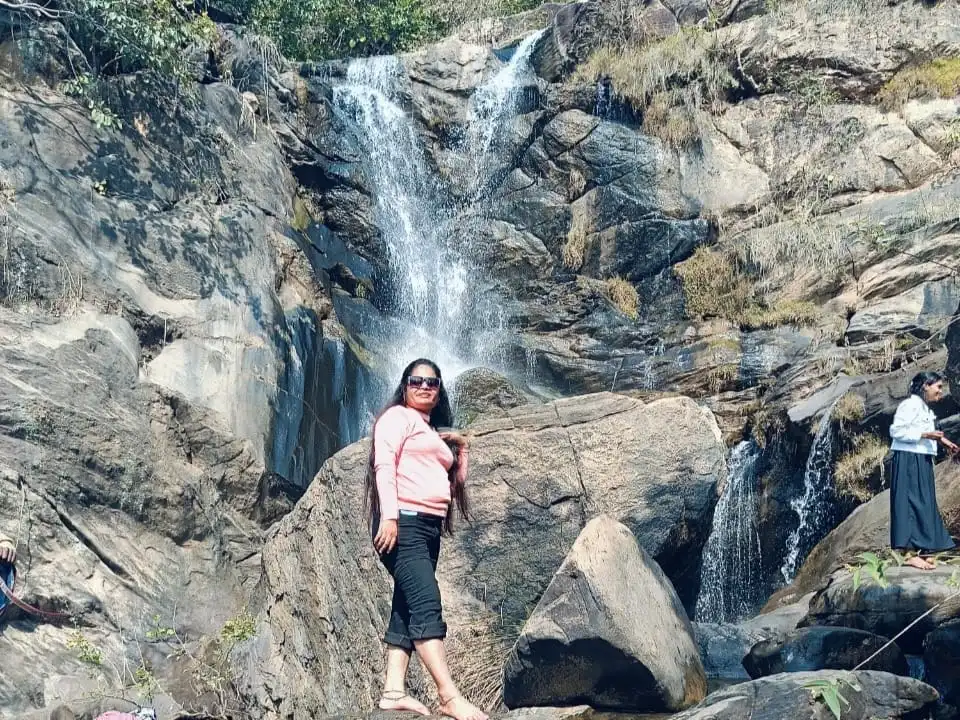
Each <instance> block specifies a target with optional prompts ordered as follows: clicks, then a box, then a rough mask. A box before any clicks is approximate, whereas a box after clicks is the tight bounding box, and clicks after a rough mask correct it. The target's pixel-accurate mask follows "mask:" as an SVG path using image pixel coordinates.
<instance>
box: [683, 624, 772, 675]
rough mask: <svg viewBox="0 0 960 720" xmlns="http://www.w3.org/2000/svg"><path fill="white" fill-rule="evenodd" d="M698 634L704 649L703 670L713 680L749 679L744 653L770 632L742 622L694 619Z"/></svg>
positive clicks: (701, 656) (698, 641) (695, 635)
mask: <svg viewBox="0 0 960 720" xmlns="http://www.w3.org/2000/svg"><path fill="white" fill-rule="evenodd" d="M693 631H694V637H695V638H696V640H697V646H698V647H699V650H700V659H701V661H702V662H703V670H704V673H705V674H706V676H707V678H708V679H710V680H717V679H720V680H723V681H725V682H728V681H731V680H736V681H743V680H749V679H750V676H749V675H747V672H746V670H744V668H743V664H742V660H743V656H744V655H745V654H746V653H747V652H748V651H749V650H750V648H751V647H753V646H754V645H755V644H756V643H757V642H758V641H760V640H763V639H765V638H766V637H767V634H766V633H762V632H758V631H756V630H753V631H751V630H748V629H746V628H744V627H742V626H741V625H734V624H719V623H694V624H693Z"/></svg>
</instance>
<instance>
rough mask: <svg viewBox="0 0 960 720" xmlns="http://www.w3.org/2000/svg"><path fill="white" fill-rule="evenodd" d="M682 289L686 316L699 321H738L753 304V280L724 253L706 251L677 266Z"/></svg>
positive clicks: (697, 252)
mask: <svg viewBox="0 0 960 720" xmlns="http://www.w3.org/2000/svg"><path fill="white" fill-rule="evenodd" d="M673 272H674V273H675V274H676V276H677V277H678V278H680V283H681V284H682V286H683V296H684V302H685V304H686V310H687V315H689V316H690V317H692V318H696V319H699V320H702V319H705V318H709V317H721V318H727V319H728V320H734V318H739V317H740V316H741V315H742V314H743V313H744V312H745V311H746V309H747V308H748V307H749V306H750V304H751V299H752V295H753V288H752V286H751V283H750V280H749V279H748V278H747V277H746V276H745V275H744V274H743V273H742V272H741V271H740V269H739V268H738V267H737V266H736V265H734V263H733V262H732V261H731V259H730V258H729V257H728V256H727V255H725V254H724V253H722V252H719V251H717V250H713V249H710V248H706V247H700V248H697V250H696V251H695V252H694V253H693V255H692V256H691V257H690V258H689V259H687V260H684V261H683V262H681V263H678V264H676V265H675V266H674V268H673Z"/></svg>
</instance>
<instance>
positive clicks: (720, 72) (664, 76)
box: [573, 28, 736, 112]
mask: <svg viewBox="0 0 960 720" xmlns="http://www.w3.org/2000/svg"><path fill="white" fill-rule="evenodd" d="M726 55H727V53H726V51H725V50H724V48H723V47H722V46H721V44H720V43H719V41H718V39H717V36H716V35H715V34H713V33H709V32H706V31H704V30H703V29H701V28H684V29H683V30H681V31H680V32H679V33H677V34H676V35H672V36H670V37H668V38H665V39H663V40H660V41H659V42H655V43H652V44H650V45H635V46H630V47H625V48H623V49H618V48H616V47H613V46H605V47H601V48H599V49H598V50H597V51H596V52H594V53H593V55H591V57H590V58H589V59H588V60H587V62H586V63H584V64H583V65H582V66H580V67H579V68H578V69H577V71H576V73H575V74H574V77H573V79H574V81H575V82H578V81H579V82H587V83H594V82H596V81H597V80H599V79H600V78H603V77H607V78H609V79H610V82H611V84H612V86H613V90H614V92H615V93H616V94H617V96H618V97H620V98H622V99H623V100H625V101H626V102H628V103H630V104H631V105H632V106H633V107H634V108H636V109H637V110H641V111H643V110H645V109H646V108H647V107H648V106H649V105H650V104H651V101H652V100H653V98H654V96H655V95H657V94H659V93H666V92H672V93H674V94H675V97H677V96H679V97H681V98H682V100H683V103H684V104H687V105H690V106H692V107H695V108H704V109H709V110H712V111H714V112H719V111H720V110H721V109H722V107H723V105H724V100H725V99H726V96H727V92H728V91H729V90H730V89H731V88H733V87H734V86H735V85H736V81H735V80H734V79H733V76H732V75H731V74H730V71H729V70H728V69H727V64H726ZM681 88H682V90H681Z"/></svg>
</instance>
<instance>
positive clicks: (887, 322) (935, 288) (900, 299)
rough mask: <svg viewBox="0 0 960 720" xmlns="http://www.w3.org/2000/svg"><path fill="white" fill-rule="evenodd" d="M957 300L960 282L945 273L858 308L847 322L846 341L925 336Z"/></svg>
mask: <svg viewBox="0 0 960 720" xmlns="http://www.w3.org/2000/svg"><path fill="white" fill-rule="evenodd" d="M958 304H960V282H958V280H957V279H956V278H953V277H949V278H944V279H942V280H935V281H932V282H927V283H920V284H918V285H915V286H914V287H912V288H910V289H909V290H907V291H905V292H902V293H900V294H898V295H895V296H893V297H888V298H884V299H883V300H879V301H877V302H875V303H871V304H869V305H868V306H867V307H865V308H863V309H860V310H858V311H857V312H856V313H855V314H854V315H853V317H851V318H850V322H849V324H848V325H847V332H846V338H847V340H848V341H849V342H850V343H861V342H865V341H871V340H880V339H883V338H886V337H891V336H896V337H903V336H905V335H908V334H909V335H913V336H915V337H920V338H924V337H929V336H930V335H933V334H935V333H937V332H939V331H940V330H941V328H943V327H944V326H945V325H947V323H948V322H949V321H950V318H951V317H953V314H954V312H955V311H956V309H957V305H958Z"/></svg>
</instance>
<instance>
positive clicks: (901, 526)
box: [890, 450, 955, 552]
mask: <svg viewBox="0 0 960 720" xmlns="http://www.w3.org/2000/svg"><path fill="white" fill-rule="evenodd" d="M890 546H891V547H893V548H897V549H902V550H922V551H924V552H940V551H941V550H951V549H952V548H954V547H955V544H954V542H953V538H952V537H950V533H949V532H948V531H947V527H946V525H944V524H943V518H942V517H940V508H938V507H937V488H936V484H935V483H934V477H933V455H923V454H921V453H913V452H907V451H905V450H896V451H894V453H893V480H892V481H891V483H890Z"/></svg>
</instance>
